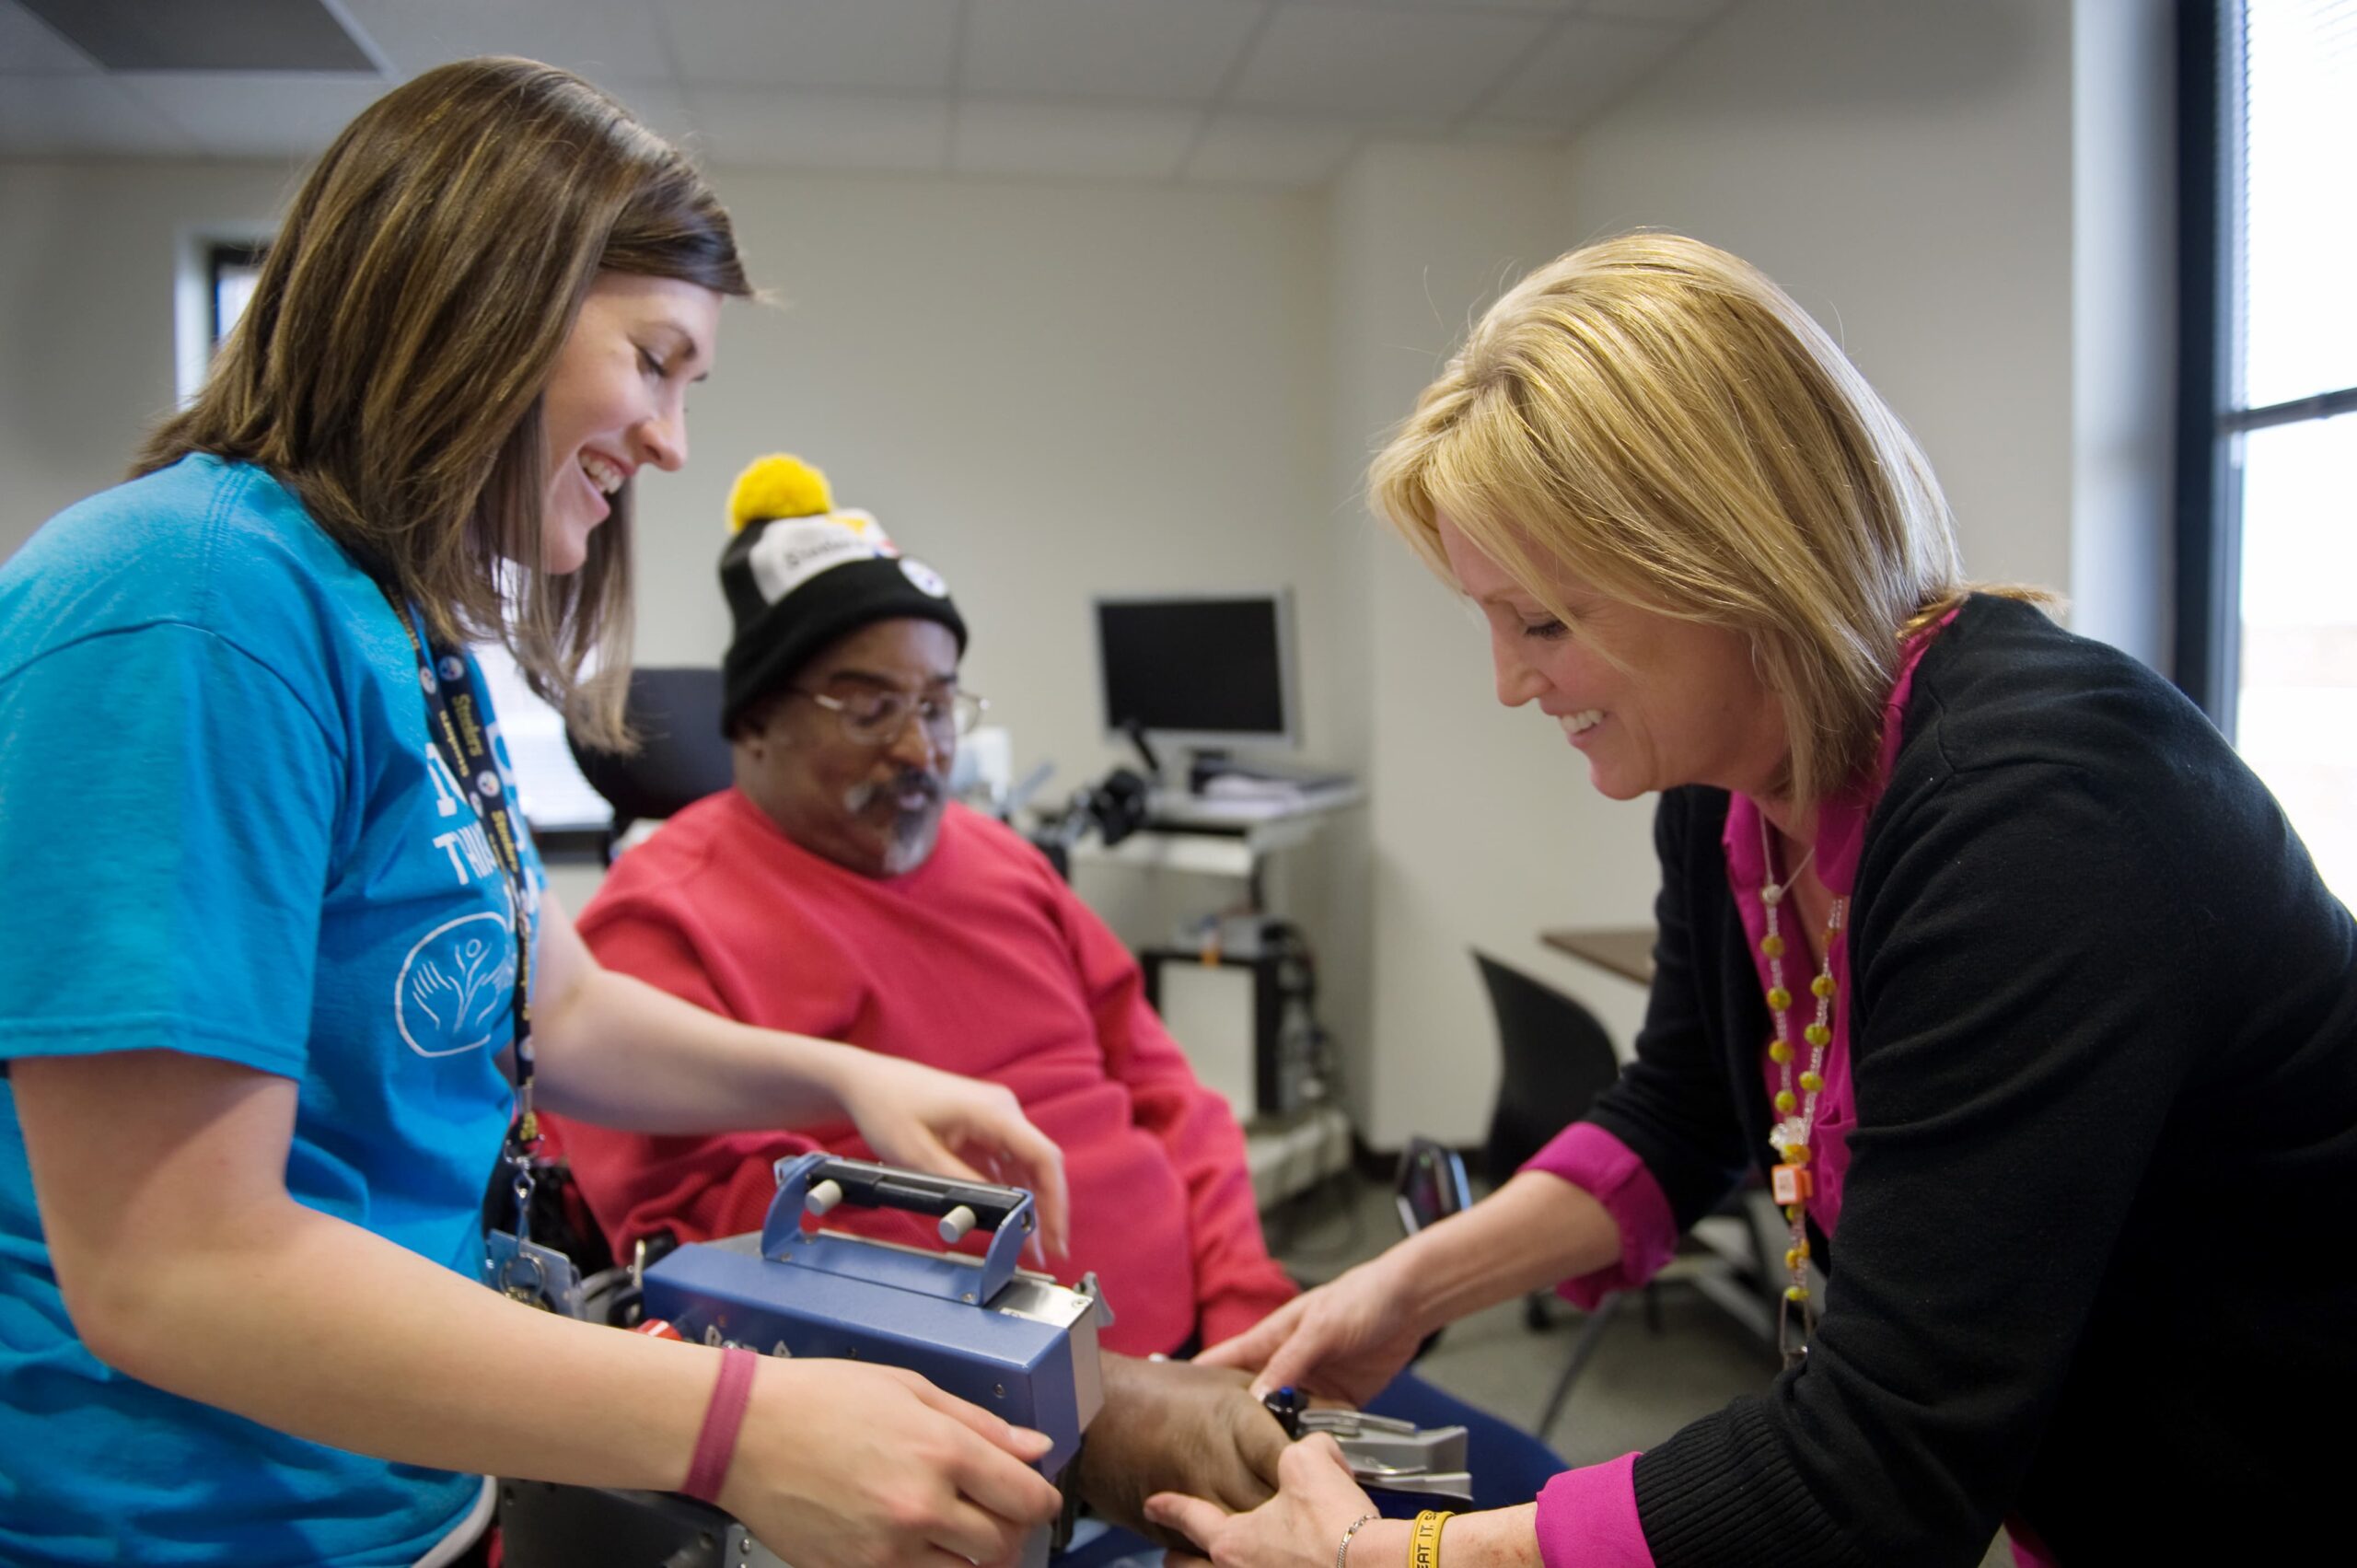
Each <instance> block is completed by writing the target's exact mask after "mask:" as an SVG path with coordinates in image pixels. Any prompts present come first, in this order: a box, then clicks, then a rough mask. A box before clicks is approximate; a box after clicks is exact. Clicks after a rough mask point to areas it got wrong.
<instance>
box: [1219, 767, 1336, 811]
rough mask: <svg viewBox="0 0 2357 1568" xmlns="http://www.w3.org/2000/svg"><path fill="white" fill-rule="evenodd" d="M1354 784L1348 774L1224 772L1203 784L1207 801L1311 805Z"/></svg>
mask: <svg viewBox="0 0 2357 1568" xmlns="http://www.w3.org/2000/svg"><path fill="white" fill-rule="evenodd" d="M1350 786H1351V775H1350V774H1348V773H1318V774H1311V775H1307V776H1305V777H1302V778H1297V779H1274V778H1268V777H1264V776H1262V775H1261V774H1259V773H1222V774H1220V775H1219V776H1218V777H1217V778H1214V779H1211V780H1209V781H1207V782H1206V783H1205V784H1204V785H1203V793H1202V798H1204V799H1205V800H1278V801H1284V802H1286V803H1288V804H1295V805H1304V806H1306V805H1308V804H1309V803H1311V802H1312V801H1314V800H1316V799H1318V797H1319V796H1328V795H1332V794H1333V793H1334V792H1335V791H1337V790H1343V789H1348V788H1350Z"/></svg>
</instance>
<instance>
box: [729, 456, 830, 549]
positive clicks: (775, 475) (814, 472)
mask: <svg viewBox="0 0 2357 1568" xmlns="http://www.w3.org/2000/svg"><path fill="white" fill-rule="evenodd" d="M834 509H835V496H834V492H833V491H832V490H830V488H829V487H828V484H827V476H826V475H825V474H824V473H821V472H820V471H819V469H818V467H817V466H816V465H815V464H811V463H806V462H804V461H803V460H802V459H800V458H797V457H795V456H794V455H793V454H792V453H790V452H772V453H771V454H770V455H769V456H768V457H766V458H756V459H753V460H752V461H751V462H750V463H749V464H748V465H746V468H745V471H744V472H743V473H740V474H738V475H737V482H736V483H735V484H734V485H732V486H731V487H730V488H729V491H728V531H729V532H731V533H742V532H743V531H744V530H745V528H746V526H747V525H748V524H750V523H760V522H767V521H769V520H770V519H772V518H774V517H818V516H819V515H820V514H822V513H826V512H831V511H833V510H834Z"/></svg>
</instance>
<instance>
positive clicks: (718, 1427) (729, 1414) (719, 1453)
mask: <svg viewBox="0 0 2357 1568" xmlns="http://www.w3.org/2000/svg"><path fill="white" fill-rule="evenodd" d="M760 1362H761V1358H760V1357H759V1356H757V1355H755V1354H754V1353H752V1352H751V1351H749V1350H747V1349H745V1348H744V1347H743V1346H741V1345H731V1346H729V1347H728V1348H727V1349H726V1350H725V1351H722V1352H721V1353H720V1381H719V1382H717V1383H715V1384H714V1385H713V1387H712V1403H710V1404H708V1405H706V1406H705V1407H704V1411H703V1429H702V1431H701V1432H698V1433H697V1434H696V1457H695V1458H693V1459H691V1460H690V1461H689V1463H688V1483H687V1484H686V1485H685V1486H682V1487H681V1488H679V1491H680V1492H681V1493H683V1494H684V1495H686V1496H689V1497H692V1498H694V1499H695V1500H696V1501H697V1502H699V1503H713V1504H717V1503H718V1502H719V1501H720V1483H721V1482H722V1481H726V1480H727V1479H728V1461H729V1460H730V1459H732V1458H735V1457H736V1454H737V1428H738V1427H740V1426H742V1425H744V1424H745V1407H746V1406H747V1405H748V1404H749V1403H751V1402H752V1398H753V1369H754V1368H755V1367H756V1366H757V1365H760Z"/></svg>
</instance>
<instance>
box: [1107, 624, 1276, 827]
mask: <svg viewBox="0 0 2357 1568" xmlns="http://www.w3.org/2000/svg"><path fill="white" fill-rule="evenodd" d="M1095 610H1096V621H1097V690H1098V693H1099V695H1100V696H1101V698H1102V700H1103V703H1104V718H1105V734H1106V737H1107V738H1109V739H1113V738H1123V739H1128V740H1131V741H1132V742H1134V743H1135V744H1136V745H1137V747H1138V749H1139V752H1140V754H1141V755H1142V756H1143V757H1144V759H1145V761H1146V766H1147V768H1148V769H1149V770H1150V771H1152V772H1157V773H1159V772H1162V771H1163V770H1162V765H1161V760H1160V759H1159V758H1158V757H1157V756H1156V755H1155V751H1154V748H1153V746H1152V745H1151V744H1150V743H1149V739H1148V738H1149V737H1150V738H1152V739H1153V740H1161V741H1168V742H1171V743H1174V744H1176V745H1179V746H1185V747H1190V748H1193V749H1197V750H1204V749H1210V750H1212V751H1213V752H1214V753H1216V754H1223V755H1224V754H1225V751H1226V750H1227V749H1230V748H1236V747H1253V748H1262V749H1283V750H1291V749H1293V748H1294V747H1295V746H1296V745H1298V744H1299V743H1300V716H1299V714H1298V711H1297V709H1296V705H1295V699H1294V691H1295V687H1294V659H1293V596H1292V594H1291V593H1290V592H1289V591H1287V590H1285V589H1283V588H1280V589H1277V590H1276V591H1274V592H1271V593H1256V594H1192V595H1165V596H1160V597H1155V598H1144V597H1141V598H1118V597H1106V598H1098V599H1097V601H1096V606H1095ZM1179 777H1181V778H1191V777H1192V771H1191V768H1190V771H1189V772H1186V773H1182V774H1180V775H1179ZM1173 782H1176V781H1175V780H1174V781H1173Z"/></svg>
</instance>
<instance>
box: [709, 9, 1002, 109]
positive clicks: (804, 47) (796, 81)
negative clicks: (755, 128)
mask: <svg viewBox="0 0 2357 1568" xmlns="http://www.w3.org/2000/svg"><path fill="white" fill-rule="evenodd" d="M663 16H664V17H665V19H666V21H667V23H668V26H669V28H670V32H671V48H672V52H673V55H674V58H675V59H677V61H678V62H679V75H681V76H682V77H684V78H685V79H686V80H687V81H688V82H689V84H690V85H691V87H692V86H695V85H698V84H702V83H716V84H721V85H726V86H734V87H820V88H827V89H831V90H834V91H856V90H859V89H862V88H877V89H882V90H885V91H895V92H941V91H946V90H947V88H948V87H949V81H950V76H951V75H952V70H953V66H954V65H955V63H956V59H957V53H958V0H794V3H793V4H792V5H786V4H784V3H783V0H663Z"/></svg>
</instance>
